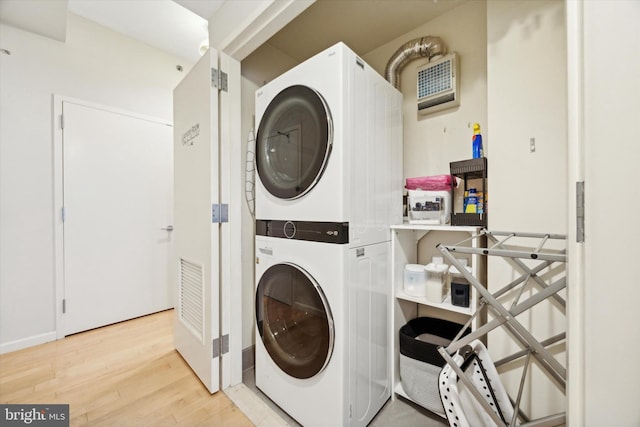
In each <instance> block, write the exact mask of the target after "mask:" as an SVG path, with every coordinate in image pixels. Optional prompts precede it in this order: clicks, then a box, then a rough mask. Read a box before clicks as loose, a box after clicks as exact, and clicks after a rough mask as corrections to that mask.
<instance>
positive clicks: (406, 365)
mask: <svg viewBox="0 0 640 427" xmlns="http://www.w3.org/2000/svg"><path fill="white" fill-rule="evenodd" d="M463 327H464V325H461V324H459V323H455V322H450V321H448V320H444V319H437V318H433V317H417V318H415V319H412V320H410V321H409V322H407V324H405V325H404V326H402V327H401V328H400V333H399V334H400V382H401V383H402V388H403V389H404V392H405V393H406V394H407V396H409V397H410V398H411V400H413V401H414V402H416V403H418V404H420V405H421V406H423V407H424V408H426V409H428V410H430V411H432V412H434V413H436V414H438V415H440V416H441V417H443V418H444V417H445V414H444V409H443V407H442V402H441V400H440V393H439V391H438V375H439V374H440V371H441V370H442V367H443V366H444V365H445V361H444V359H443V358H442V356H440V353H438V347H439V346H442V347H446V346H448V345H449V344H450V343H451V341H452V340H453V339H454V338H455V337H456V335H458V332H460V330H461V329H462V328H463ZM469 333H471V329H470V328H467V329H466V330H465V331H464V333H463V334H462V336H464V335H467V334H469Z"/></svg>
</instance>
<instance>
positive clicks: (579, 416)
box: [565, 0, 585, 426]
mask: <svg viewBox="0 0 640 427" xmlns="http://www.w3.org/2000/svg"><path fill="white" fill-rule="evenodd" d="M565 11H566V12H565V13H566V26H567V106H568V108H567V110H568V111H567V113H568V114H567V121H568V123H567V138H568V147H567V178H568V179H567V185H568V186H569V188H568V189H567V195H568V200H567V203H568V206H567V214H568V218H567V227H568V230H567V257H568V260H569V262H568V263H567V349H568V350H567V365H568V370H567V373H568V381H567V421H568V425H569V426H583V425H585V419H584V417H585V413H584V412H585V411H584V409H585V408H584V404H585V395H584V392H585V384H584V378H585V372H584V369H585V359H584V351H585V330H584V325H585V322H584V308H585V295H584V285H585V280H584V243H582V242H578V241H577V232H576V227H577V221H576V182H584V146H583V144H582V141H584V99H583V96H584V91H583V87H584V86H583V85H584V51H583V4H582V2H580V1H573V0H565Z"/></svg>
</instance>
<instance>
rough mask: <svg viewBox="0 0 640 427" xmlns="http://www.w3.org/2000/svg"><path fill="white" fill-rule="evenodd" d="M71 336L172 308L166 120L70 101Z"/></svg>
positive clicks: (67, 322) (66, 188)
mask: <svg viewBox="0 0 640 427" xmlns="http://www.w3.org/2000/svg"><path fill="white" fill-rule="evenodd" d="M62 112H63V117H64V127H63V131H62V135H63V136H62V139H63V162H64V166H63V199H64V202H63V203H64V226H63V230H64V231H63V233H64V234H63V235H64V296H65V308H66V311H65V316H64V333H65V335H68V334H72V333H75V332H79V331H84V330H88V329H92V328H96V327H99V326H104V325H107V324H110V323H114V322H119V321H122V320H127V319H131V318H134V317H138V316H141V315H145V314H149V313H153V312H156V311H160V310H165V309H167V308H170V307H171V306H172V305H173V304H172V292H171V291H170V281H169V276H168V274H169V268H168V261H169V254H170V252H169V251H170V244H171V231H168V230H167V228H168V226H170V225H172V219H173V218H172V216H173V214H172V191H173V186H172V180H173V176H172V175H173V174H172V170H173V162H172V158H173V153H172V129H171V126H170V125H169V124H168V123H164V122H161V121H156V120H153V119H149V118H143V117H140V116H134V115H132V114H129V113H124V112H119V111H114V110H107V109H105V108H103V107H98V106H90V105H86V104H80V103H74V102H68V101H64V102H63V103H62Z"/></svg>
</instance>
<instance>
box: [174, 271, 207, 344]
mask: <svg viewBox="0 0 640 427" xmlns="http://www.w3.org/2000/svg"><path fill="white" fill-rule="evenodd" d="M203 270H204V267H203V266H202V264H197V263H195V262H191V261H188V260H186V259H184V258H180V293H179V298H180V301H178V307H179V310H180V311H179V313H178V316H179V319H180V321H181V322H182V324H184V325H185V327H186V328H187V329H189V330H190V331H191V332H192V333H193V334H194V335H195V336H196V338H198V340H200V341H202V343H203V344H204V271H203Z"/></svg>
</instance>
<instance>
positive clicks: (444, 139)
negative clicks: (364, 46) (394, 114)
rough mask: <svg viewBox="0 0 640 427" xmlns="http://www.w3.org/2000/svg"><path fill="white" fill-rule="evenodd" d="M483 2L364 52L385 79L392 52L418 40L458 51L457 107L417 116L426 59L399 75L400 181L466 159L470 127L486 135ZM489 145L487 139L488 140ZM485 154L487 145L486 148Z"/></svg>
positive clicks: (441, 171) (444, 169)
mask: <svg viewBox="0 0 640 427" xmlns="http://www.w3.org/2000/svg"><path fill="white" fill-rule="evenodd" d="M485 16H486V12H485V2H482V1H472V2H468V3H466V4H463V5H461V6H459V7H457V8H455V9H453V10H451V11H450V12H448V13H446V14H444V15H441V16H440V17H438V18H436V19H434V20H432V21H429V22H427V23H425V24H424V25H422V26H421V27H418V28H416V29H415V30H412V31H410V32H409V33H407V34H404V35H403V36H401V37H398V38H397V39H395V40H392V41H390V42H388V43H386V44H385V45H383V46H381V47H379V48H377V49H375V50H373V51H372V52H369V53H367V54H365V55H364V56H363V59H364V60H365V61H366V62H367V63H369V64H370V65H371V66H372V67H373V68H375V69H376V70H377V71H378V72H379V73H380V74H382V75H384V69H385V66H386V64H387V62H388V60H389V58H390V57H391V55H393V53H394V52H395V51H396V50H397V49H398V48H399V47H400V46H401V45H402V44H404V43H406V42H408V41H410V40H413V39H415V38H418V37H424V36H428V35H431V36H439V37H441V38H442V40H443V41H444V43H445V44H446V46H447V47H448V49H449V51H453V52H457V53H458V59H459V65H460V73H459V80H458V84H459V87H460V106H459V107H455V108H453V109H450V110H444V111H442V112H438V113H434V114H431V115H428V116H418V114H417V108H416V81H417V74H416V69H417V68H418V67H419V66H421V65H424V64H426V63H428V62H429V61H428V60H427V59H416V60H414V61H412V62H409V63H408V64H407V65H406V66H405V68H404V69H403V71H402V72H401V74H400V90H401V92H402V94H403V96H404V103H403V115H404V120H403V132H404V176H405V178H406V177H415V176H424V175H437V174H446V173H449V162H452V161H456V160H464V159H469V158H471V136H472V134H473V131H472V129H471V126H473V123H475V122H478V123H480V124H481V126H482V127H483V133H484V136H485V137H486V136H487V133H488V131H490V129H487V126H486V123H487V86H486V85H487V82H486V80H487V75H486V70H487V55H486V19H485ZM488 141H490V138H489V139H488ZM487 148H488V150H487V151H488V152H490V148H491V146H490V142H489V144H488V147H487Z"/></svg>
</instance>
